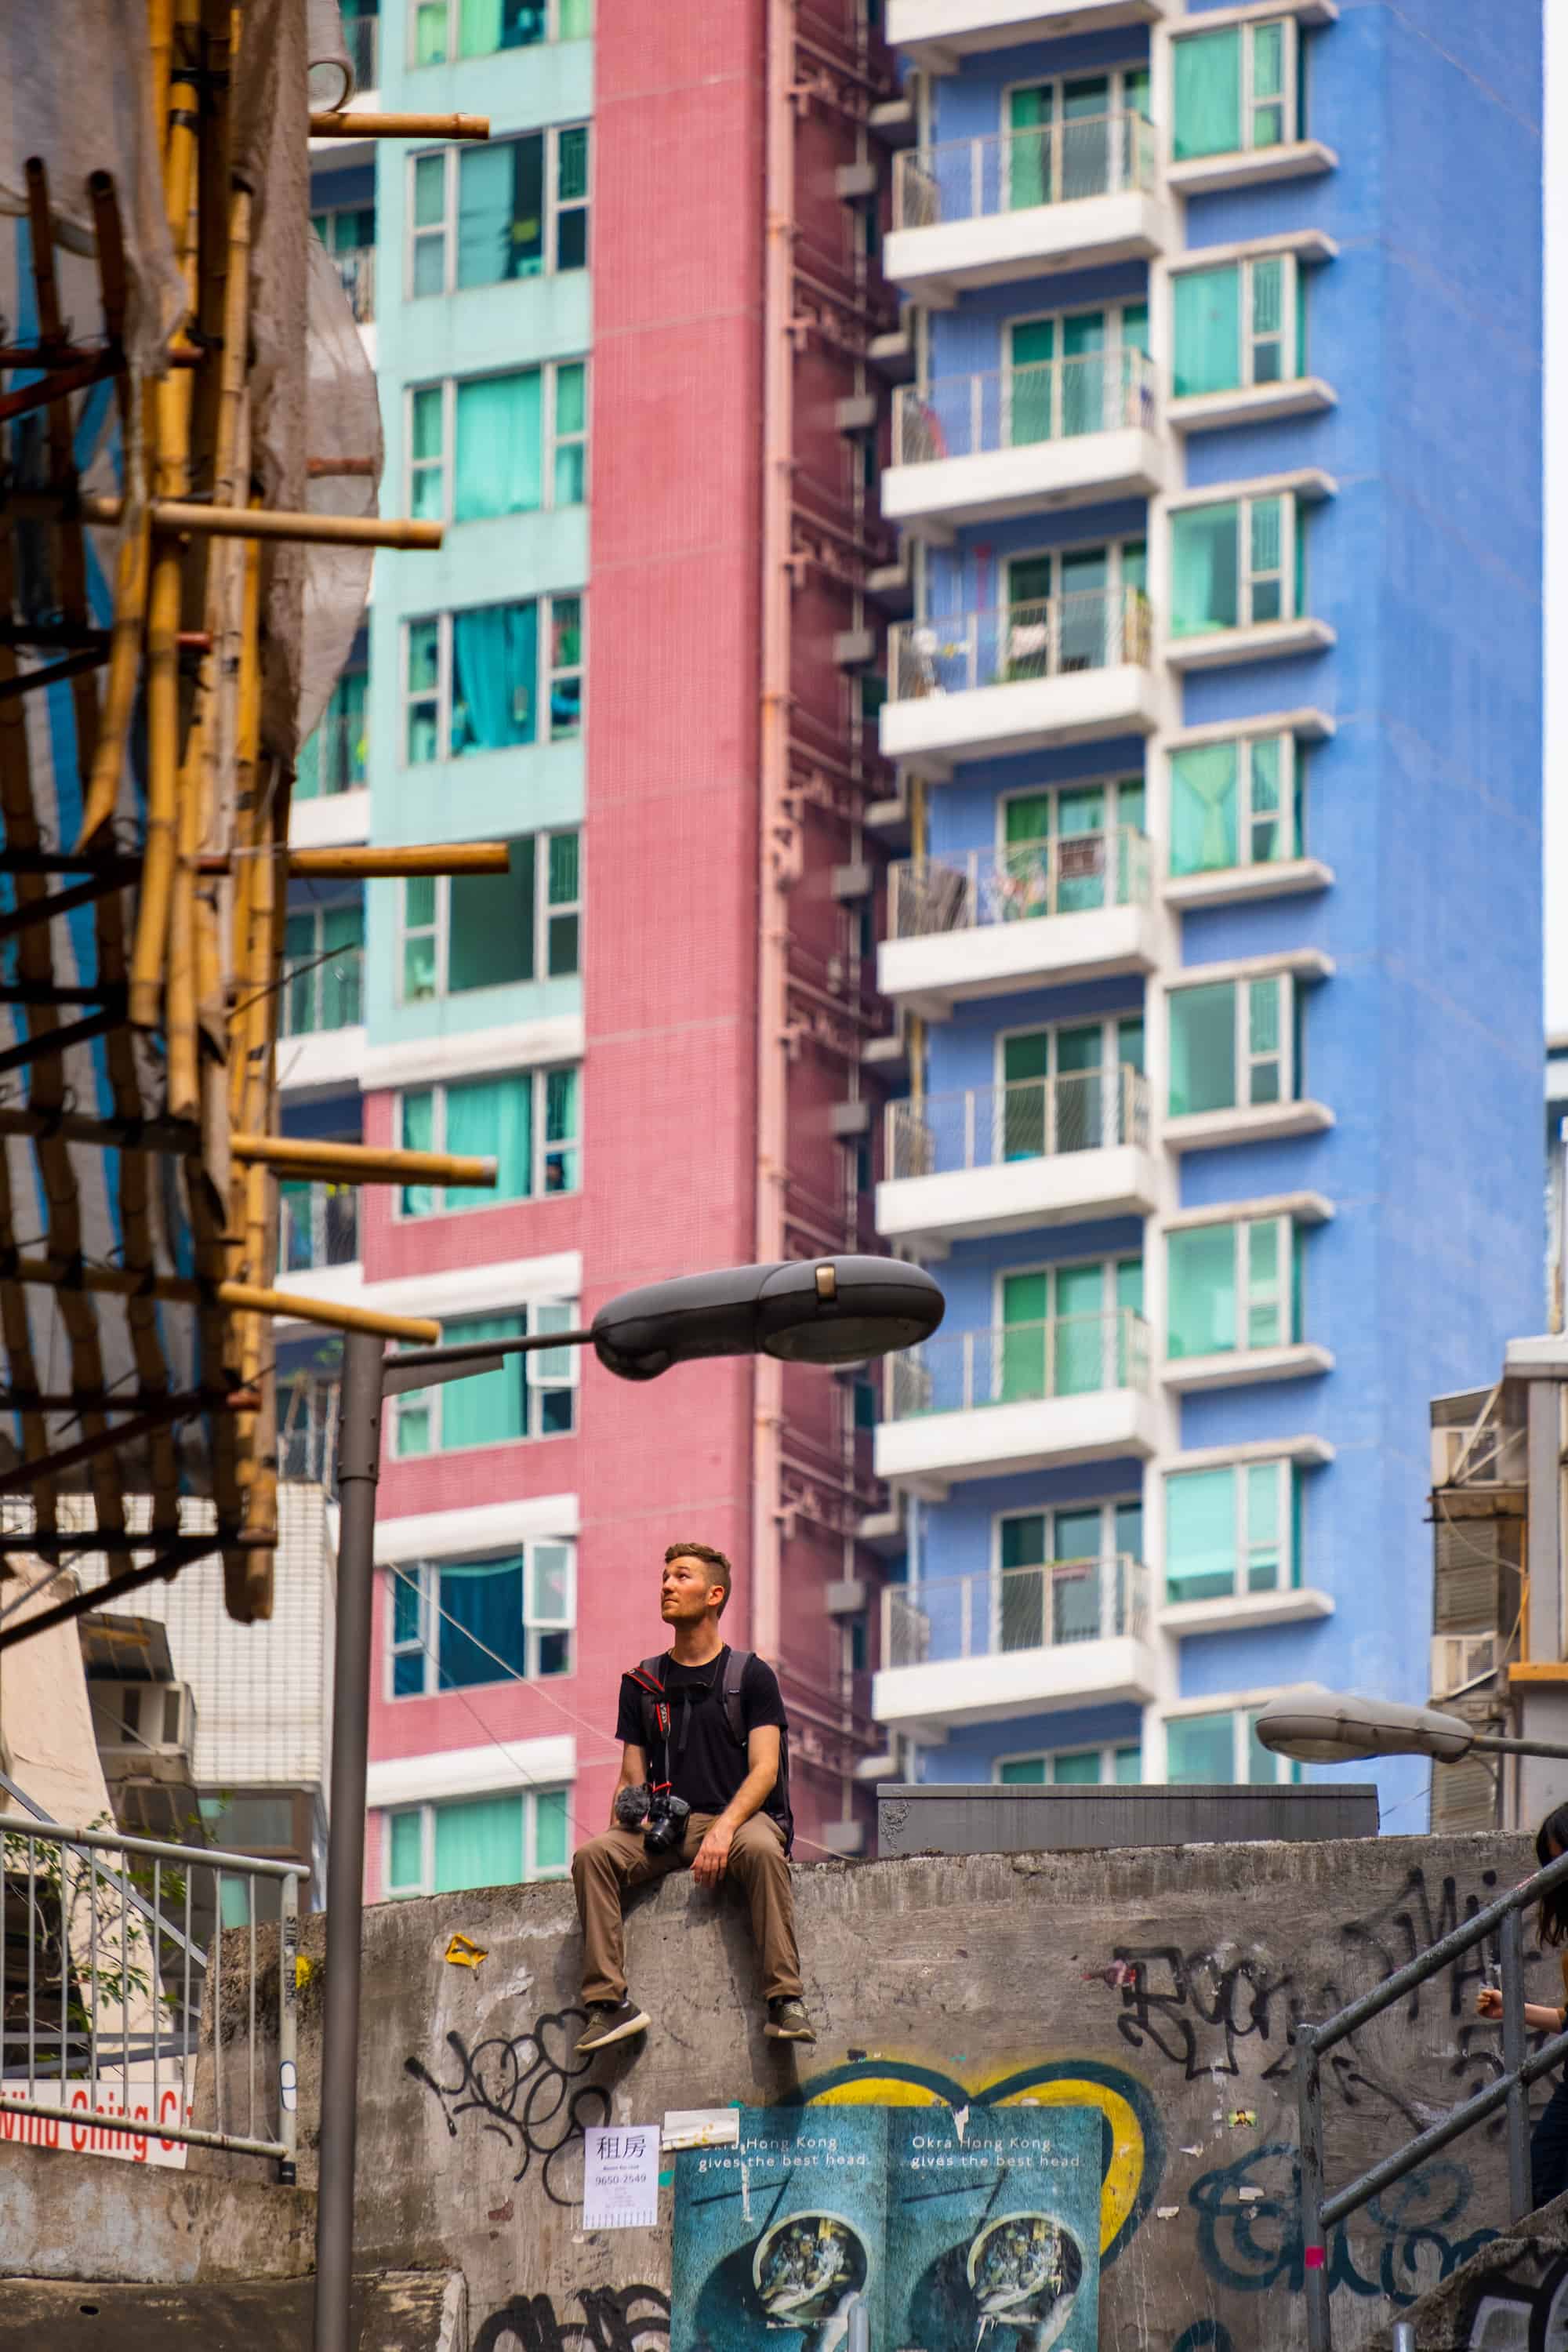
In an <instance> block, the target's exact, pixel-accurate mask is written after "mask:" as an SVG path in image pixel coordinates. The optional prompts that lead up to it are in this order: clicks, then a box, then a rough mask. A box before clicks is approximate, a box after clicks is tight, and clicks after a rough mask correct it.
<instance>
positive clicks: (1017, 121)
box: [1004, 89, 1051, 212]
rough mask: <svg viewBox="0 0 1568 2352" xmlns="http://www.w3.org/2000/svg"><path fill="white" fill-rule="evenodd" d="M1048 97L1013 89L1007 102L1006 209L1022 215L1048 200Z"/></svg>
mask: <svg viewBox="0 0 1568 2352" xmlns="http://www.w3.org/2000/svg"><path fill="white" fill-rule="evenodd" d="M1050 121H1051V93H1050V91H1049V90H1048V89H1016V90H1014V91H1013V92H1012V93H1011V95H1010V97H1009V99H1008V101H1007V128H1008V131H1010V132H1011V134H1012V136H1011V137H1010V138H1009V139H1008V141H1007V142H1006V147H1007V155H1006V163H1005V168H1004V182H1005V186H1006V190H1007V204H1008V207H1009V209H1010V210H1011V211H1013V212H1023V211H1025V210H1026V208H1027V207H1028V206H1029V205H1043V204H1046V203H1047V201H1048V200H1049V196H1050V169H1049V167H1050V152H1051V131H1050Z"/></svg>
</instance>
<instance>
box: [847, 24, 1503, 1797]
mask: <svg viewBox="0 0 1568 2352" xmlns="http://www.w3.org/2000/svg"><path fill="white" fill-rule="evenodd" d="M888 27H889V38H890V39H891V40H892V41H893V42H894V43H895V44H896V45H899V46H900V47H901V48H902V50H903V52H904V54H905V56H906V57H907V58H908V60H909V62H910V67H911V68H913V69H914V74H915V77H916V79H914V82H913V87H914V89H916V91H917V92H918V97H919V114H920V131H919V139H918V143H917V145H916V146H915V147H914V148H913V149H912V150H910V152H906V153H905V154H904V155H902V156H900V159H899V162H898V167H897V173H896V177H895V186H894V197H893V213H892V219H891V224H890V226H889V232H888V236H887V240H886V251H885V262H886V268H887V271H888V275H889V278H892V279H893V280H894V281H895V282H896V283H898V284H899V285H900V289H901V290H902V292H903V293H904V295H905V297H906V299H907V300H908V302H909V303H910V328H911V334H912V341H913V348H914V369H915V381H914V383H912V384H910V385H908V386H905V387H903V388H901V389H900V391H899V392H898V393H897V394H896V395H895V415H894V420H893V442H892V449H891V459H890V464H889V469H888V471H887V473H886V475H885V476H884V480H883V499H884V510H885V511H886V512H887V513H889V515H891V516H894V517H896V518H897V519H898V520H900V523H901V525H902V527H903V529H904V530H905V533H906V535H907V540H908V544H909V549H910V570H911V574H912V580H913V595H914V614H915V617H914V618H913V619H912V620H910V622H908V623H906V624H905V625H903V626H902V627H901V628H900V629H899V630H898V631H896V632H895V633H894V638H893V643H892V646H891V648H890V655H889V698H888V701H887V704H886V705H885V707H884V709H883V713H882V721H881V724H882V739H883V748H884V750H885V751H887V752H888V753H889V756H891V757H892V758H894V759H895V760H896V761H898V763H899V769H900V778H901V780H902V782H901V792H900V802H901V809H900V823H905V824H907V825H908V852H907V856H905V857H904V859H903V860H902V862H901V863H900V865H899V866H897V867H896V868H895V870H894V874H893V877H892V886H891V902H890V906H889V922H888V927H887V928H888V936H887V939H886V940H885V942H884V945H883V947H882V950H881V980H882V984H883V987H884V989H885V990H886V991H887V992H889V994H890V995H892V996H893V997H894V999H895V1000H896V1001H897V1002H898V1003H900V1006H901V1007H902V1010H903V1014H904V1019H905V1024H906V1029H907V1034H908V1036H909V1042H910V1067H911V1084H910V1099H909V1101H908V1102H906V1103H902V1104H898V1105H895V1106H894V1107H893V1108H892V1110H891V1112H890V1114H889V1129H888V1136H887V1148H886V1153H885V1160H884V1166H883V1171H882V1180H881V1182H880V1185H879V1227H880V1230H881V1232H882V1234H883V1235H884V1237H885V1238H886V1240H887V1242H888V1243H889V1245H890V1246H897V1247H900V1248H902V1249H904V1250H906V1251H908V1252H909V1253H910V1254H911V1255H917V1256H921V1257H922V1258H924V1259H926V1260H927V1261H928V1262H932V1263H935V1264H937V1265H938V1267H939V1272H940V1276H941V1279H942V1282H943V1285H944V1287H945V1289H946V1292H947V1297H948V1310H947V1317H946V1322H945V1325H944V1328H943V1331H942V1334H940V1335H939V1337H938V1338H937V1339H936V1340H935V1341H933V1342H932V1343H931V1345H930V1346H929V1347H928V1349H925V1350H924V1351H922V1352H921V1354H920V1355H919V1356H918V1357H914V1358H910V1359H905V1360H900V1362H899V1363H898V1364H896V1365H895V1366H894V1367H893V1368H892V1370H891V1372H890V1374H889V1381H888V1385H887V1389H886V1391H885V1401H884V1403H883V1406H882V1409H881V1410H882V1419H881V1421H880V1423H879V1429H878V1439H877V1454H878V1466H879V1470H880V1472H881V1473H882V1475H885V1476H887V1477H889V1479H890V1480H891V1481H892V1483H893V1485H894V1486H895V1488H896V1490H897V1491H898V1493H899V1494H900V1496H901V1497H902V1508H903V1517H904V1528H905V1535H906V1538H907V1543H908V1552H907V1580H906V1581H905V1583H903V1584H902V1585H901V1586H899V1587H896V1588H895V1590H894V1591H892V1592H891V1593H890V1595H889V1600H888V1602H887V1617H886V1622H885V1627H884V1636H885V1638H884V1644H883V1654H882V1661H881V1669H880V1672H879V1676H878V1680H877V1685H876V1702H875V1705H876V1713H877V1715H878V1717H879V1720H880V1721H881V1722H882V1724H883V1725H884V1726H885V1727H886V1728H887V1729H888V1731H889V1735H890V1736H893V1737H895V1738H898V1739H900V1740H901V1741H903V1742H904V1743H906V1747H905V1757H906V1762H907V1763H908V1764H909V1765H910V1768H911V1769H913V1770H914V1771H915V1772H916V1773H917V1774H919V1775H920V1776H921V1777H924V1778H927V1779H931V1780H994V1779H1002V1780H1009V1779H1014V1780H1111V1779H1139V1778H1142V1779H1145V1780H1165V1779H1169V1780H1194V1781H1199V1780H1201V1781H1212V1780H1256V1779H1272V1778H1274V1777H1276V1776H1277V1775H1279V1776H1283V1775H1284V1774H1285V1773H1286V1772H1288V1771H1289V1769H1290V1768H1289V1767H1288V1766H1287V1765H1285V1764H1284V1763H1283V1762H1281V1761H1280V1760H1279V1759H1275V1758H1273V1757H1272V1756H1270V1755H1268V1753H1267V1751H1265V1750H1264V1749H1262V1748H1261V1747H1260V1746H1259V1745H1258V1741H1257V1739H1256V1737H1255V1735H1254V1732H1253V1721H1254V1718H1255V1717H1256V1714H1257V1711H1258V1708H1259V1707H1260V1706H1262V1705H1264V1704H1265V1703H1266V1701H1267V1700H1268V1698H1269V1697H1271V1696H1276V1695H1278V1694H1279V1693H1280V1692H1283V1691H1289V1690H1295V1689H1300V1688H1304V1687H1320V1688H1328V1689H1333V1690H1340V1689H1352V1688H1353V1689H1361V1690H1366V1691H1371V1692H1378V1693H1383V1694H1385V1695H1387V1696H1393V1697H1397V1698H1400V1699H1422V1698H1425V1696H1426V1693H1427V1690H1428V1688H1429V1684H1428V1679H1427V1677H1428V1656H1429V1654H1428V1634H1429V1630H1430V1548H1429V1538H1428V1537H1427V1535H1426V1528H1425V1526H1424V1510H1425V1496H1426V1489H1427V1486H1428V1472H1427V1464H1426V1403H1427V1400H1428V1398H1429V1397H1430V1396H1431V1395H1433V1394H1435V1393H1438V1392H1440V1391H1443V1390H1445V1389H1446V1388H1450V1387H1454V1386H1457V1385H1460V1384H1462V1382H1463V1381H1464V1379H1465V1377H1466V1376H1467V1375H1466V1370H1465V1368H1466V1366H1467V1365H1473V1364H1474V1362H1475V1361H1476V1360H1478V1357H1479V1359H1480V1360H1490V1357H1491V1356H1493V1355H1495V1354H1496V1353H1497V1352H1498V1351H1499V1350H1500V1348H1501V1346H1502V1344H1503V1342H1504V1341H1505V1340H1506V1339H1507V1337H1508V1336H1509V1334H1510V1331H1516V1330H1520V1329H1524V1328H1531V1326H1532V1325H1533V1323H1534V1322H1535V1321H1536V1320H1537V1319H1538V1317H1539V1299H1540V1290H1539V1282H1540V1275H1539V1265H1540V1259H1539V1232H1540V1174H1539V1170H1540V1160H1539V1156H1538V1155H1539V1150H1540V1144H1539V1134H1540V1129H1539V1124H1538V1122H1539V1118H1540V1110H1539V1103H1540V1085H1541V1078H1540V1049H1539V1042H1538V1041H1539V1024H1540V1011H1539V1007H1540V987H1541V974H1540V938H1541V906H1540V863H1541V861H1540V774H1541V725H1542V715H1541V676H1542V646H1541V586H1540V583H1541V541H1542V507H1541V499H1542V458H1541V378H1540V352H1541V318H1540V281H1541V234H1542V232H1541V193H1540V191H1541V68H1542V57H1541V42H1542V28H1541V21H1540V10H1539V9H1538V8H1537V7H1536V6H1535V5H1533V0H1520V5H1508V6H1504V7H1499V8H1495V9H1487V10H1484V11H1477V10H1475V9H1473V8H1472V7H1469V6H1468V5H1463V0H1427V5H1424V6H1423V7H1422V8H1421V9H1420V10H1419V11H1418V12H1411V11H1409V10H1405V9H1400V8H1396V7H1393V6H1384V5H1361V6H1353V7H1352V6H1345V7H1344V8H1342V9H1340V8H1336V6H1335V5H1333V0H1254V5H1245V6H1240V7H1237V6H1224V5H1222V6H1205V5H1187V6H1185V7H1183V6H1181V5H1179V0H1104V5H1095V0H1089V5H1083V0H1075V5H1072V6H1071V7H1067V6H1063V5H1052V0H1032V5H1026V6H1025V5H1020V0H889V12H888ZM1461 157H1462V158H1463V164H1462V168H1456V163H1455V159H1456V158H1461ZM1378 1777H1379V1779H1380V1782H1381V1787H1382V1793H1383V1801H1384V1817H1385V1819H1386V1820H1388V1821H1389V1822H1390V1823H1391V1825H1392V1826H1394V1827H1403V1828H1406V1829H1415V1828H1418V1827H1420V1826H1422V1822H1423V1816H1422V1814H1421V1812H1420V1811H1419V1807H1420V1804H1421V1801H1422V1797H1423V1793H1424V1790H1425V1786H1426V1768H1425V1767H1417V1766H1416V1765H1415V1763H1411V1764H1409V1765H1401V1764H1391V1765H1389V1766H1387V1767H1385V1768H1384V1769H1382V1770H1381V1771H1380V1773H1379V1776H1378Z"/></svg>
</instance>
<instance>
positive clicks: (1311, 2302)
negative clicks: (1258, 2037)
mask: <svg viewBox="0 0 1568 2352" xmlns="http://www.w3.org/2000/svg"><path fill="white" fill-rule="evenodd" d="M1564 1883H1568V1854H1561V1855H1559V1857H1558V1859H1557V1860H1556V1861H1555V1862H1552V1863H1548V1864H1547V1865H1546V1867H1545V1869H1544V1870H1538V1871H1536V1872H1535V1874H1534V1875H1533V1876H1532V1877H1530V1878H1527V1879H1524V1880H1523V1881H1521V1884H1520V1885H1518V1886H1516V1887H1514V1888H1513V1889H1512V1890H1511V1892H1510V1893H1509V1894H1507V1895H1500V1896H1499V1897H1498V1899H1497V1901H1496V1902H1495V1903H1489V1904H1488V1905H1487V1906H1486V1908H1485V1910H1484V1911H1478V1912H1477V1913H1476V1916H1475V1917H1474V1918H1473V1919H1468V1920H1466V1922H1465V1924H1464V1926H1463V1927H1456V1928H1454V1929H1452V1930H1451V1932H1450V1933H1449V1934H1448V1935H1447V1936H1444V1937H1441V1938H1440V1939H1439V1940H1438V1942H1436V1944H1434V1945H1432V1947H1431V1948H1430V1949H1429V1950H1427V1951H1425V1952H1423V1953H1422V1954H1421V1955H1420V1957H1419V1958H1417V1959H1414V1960H1410V1961H1408V1962H1406V1964H1405V1967H1404V1968H1402V1969H1395V1971H1394V1974H1393V1976H1391V1977H1388V1978H1386V1979H1384V1982H1383V1983H1382V1984H1380V1985H1378V1986H1377V1987H1376V1988H1375V1989H1374V1990H1373V1991H1371V1992H1367V1993H1363V1995H1362V1996H1361V1999H1360V2000H1352V2001H1350V2002H1348V2003H1347V2005H1346V2006H1345V2007H1344V2008H1343V2009H1342V2010H1340V2011H1338V2012H1337V2013H1336V2014H1335V2015H1334V2016H1332V2017H1331V2018H1328V2019H1327V2020H1325V2021H1324V2022H1323V2023H1322V2024H1321V2025H1310V2024H1307V2023H1306V2022H1304V2021H1303V2022H1302V2023H1300V2024H1299V2025H1298V2026H1297V2028H1296V2096H1297V2111H1298V2116H1299V2125H1298V2128H1299V2133H1300V2204H1301V2244H1302V2259H1303V2262H1304V2264H1305V2270H1306V2291H1307V2347H1308V2352H1333V2336H1332V2329H1331V2321H1330V2315H1329V2272H1328V2232H1329V2231H1330V2230H1331V2229H1332V2228H1333V2226H1334V2224H1335V2223H1336V2222H1338V2221H1343V2220H1344V2219H1345V2218H1346V2216H1347V2215H1348V2214H1351V2213H1353V2212H1355V2211H1357V2210H1359V2208H1360V2207H1362V2206H1363V2205H1365V2204H1367V2203H1369V2202H1370V2200H1372V2199H1373V2197H1376V2196H1377V2195H1379V2194H1380V2192H1381V2191H1382V2190H1383V2189H1387V2188H1389V2187H1390V2186H1391V2185H1392V2183H1393V2182H1394V2181H1395V2180H1401V2179H1404V2177H1405V2174H1406V2173H1407V2172H1412V2171H1414V2170H1415V2167H1416V2166H1417V2165H1419V2164H1424V2163H1425V2162H1426V2158H1428V2157H1429V2156H1433V2155H1435V2154H1436V2151H1437V2150H1438V2149H1439V2148H1443V2147H1447V2146H1448V2144H1449V2142H1450V2141H1451V2140H1456V2139H1458V2138H1460V2137H1462V2136H1463V2134H1464V2133H1466V2132H1468V2130H1470V2129H1471V2127H1472V2126H1474V2125H1476V2124H1479V2123H1484V2122H1485V2121H1486V2119H1487V2117H1488V2116H1491V2115H1495V2114H1496V2113H1497V2111H1498V2109H1499V2108H1500V2107H1502V2106H1506V2107H1507V2109H1508V2181H1509V2203H1510V2220H1511V2221H1522V2220H1523V2218H1524V2216H1525V2215H1526V2214H1527V2213H1528V2212H1529V2211H1530V2210H1531V2209H1530V2143H1529V2132H1530V2109H1529V2097H1528V2093H1529V2090H1530V2085H1531V2084H1532V2083H1534V2082H1537V2081H1538V2080H1539V2079H1540V2077H1541V2076H1542V2074H1550V2073H1551V2072H1552V2068H1553V2067H1554V2066H1555V2065H1557V2064H1559V2063H1560V2062H1561V2061H1562V2060H1563V2059H1564V2058H1568V2032H1563V2033H1558V2034H1554V2035H1553V2036H1552V2039H1551V2040H1550V2041H1549V2042H1542V2046H1541V2048H1540V2049H1539V2050H1537V2051H1535V2052H1534V2053H1532V2054H1531V2056H1530V2057H1528V2058H1527V2057H1526V2056H1525V2054H1524V2030H1525V2029H1524V1937H1523V1932H1522V1929H1521V1924H1520V1921H1521V1913H1522V1912H1524V1911H1526V1910H1528V1909H1529V1907H1530V1906H1531V1904H1532V1903H1538V1902H1539V1901H1540V1900H1541V1898H1542V1895H1548V1894H1550V1893H1551V1892H1552V1888H1553V1887H1557V1886H1561V1885H1563V1884H1564ZM1494 1931H1500V1935H1499V1941H1500V1952H1501V1961H1502V2027H1503V2071H1502V2073H1501V2074H1500V2075H1498V2076H1497V2078H1496V2080H1495V2081H1493V2082H1491V2083H1489V2084H1487V2086H1486V2088H1485V2089H1484V2090H1481V2091H1477V2092H1476V2093H1475V2094H1474V2095H1472V2096H1471V2097H1470V2098H1468V2099H1465V2100H1462V2101H1461V2102H1460V2104H1459V2105H1458V2106H1457V2107H1454V2108H1452V2109H1450V2111H1449V2113H1448V2114H1447V2116H1444V2118H1443V2120H1442V2122H1441V2123H1436V2124H1432V2125H1430V2126H1428V2127H1427V2129H1426V2131H1424V2132H1419V2133H1417V2135H1416V2137H1415V2138H1414V2139H1411V2140H1407V2141H1406V2142H1405V2145H1404V2147H1399V2148H1396V2149H1395V2150H1394V2153H1393V2155H1392V2156H1386V2157H1384V2158H1383V2160H1382V2162H1381V2163H1379V2164H1374V2165H1373V2166H1372V2167H1371V2168H1370V2169H1369V2170H1368V2171H1366V2172H1363V2174H1362V2175H1361V2177H1360V2178H1359V2179H1356V2180H1352V2182H1351V2183H1350V2185H1349V2186H1348V2187H1347V2188H1344V2189H1339V2190H1338V2191H1337V2192H1336V2193H1335V2194H1334V2195H1333V2196H1332V2197H1331V2196H1329V2195H1328V2194H1327V2193H1326V2189H1325V2181H1324V2169H1323V2095H1322V2080H1321V2069H1320V2063H1319V2062H1320V2060H1321V2057H1322V2055H1323V2053H1324V2052H1325V2051H1328V2050H1331V2049H1333V2048H1334V2047H1335V2045H1336V2044H1337V2043H1339V2042H1343V2041H1344V2040H1345V2039H1346V2037H1347V2036H1348V2035H1350V2034H1352V2033H1354V2032H1357V2031H1358V2030H1359V2029H1360V2028H1361V2027H1362V2026H1363V2025H1365V2024H1366V2023H1367V2022H1368V2021H1369V2020H1370V2019H1372V2018H1373V2017H1378V2016H1381V2014H1382V2012H1383V2011H1384V2010H1385V2009H1391V2008H1393V2006H1394V2003H1395V2002H1396V2001H1400V2000H1404V1998H1405V1994H1406V1993H1408V1992H1413V1991H1414V1990H1415V1987H1416V1986H1417V1985H1421V1984H1425V1983H1426V1980H1427V1979H1428V1978H1430V1977H1435V1976H1436V1975H1438V1974H1439V1973H1440V1971H1441V1970H1442V1969H1446V1968H1447V1967H1448V1966H1449V1965H1450V1963H1451V1962H1453V1961H1454V1960H1457V1959H1458V1958H1461V1957H1462V1956H1463V1955H1464V1954H1465V1953H1466V1952H1468V1951H1470V1950H1472V1949H1473V1948H1474V1947H1475V1946H1476V1945H1477V1944H1481V1943H1484V1942H1485V1941H1486V1940H1487V1938H1488V1937H1489V1936H1490V1935H1492V1934H1493V1933H1494Z"/></svg>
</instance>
